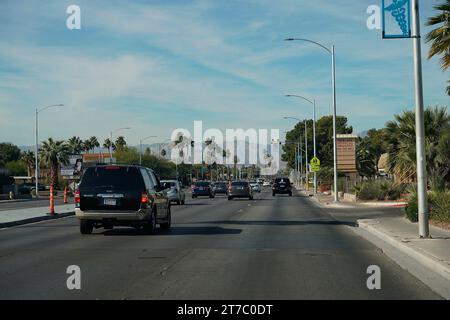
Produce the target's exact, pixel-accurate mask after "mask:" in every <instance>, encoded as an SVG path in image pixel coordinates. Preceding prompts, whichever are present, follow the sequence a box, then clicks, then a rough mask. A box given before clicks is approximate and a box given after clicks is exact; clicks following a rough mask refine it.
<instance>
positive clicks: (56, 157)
mask: <svg viewBox="0 0 450 320" xmlns="http://www.w3.org/2000/svg"><path fill="white" fill-rule="evenodd" d="M69 153H70V150H69V146H68V145H67V144H66V143H65V142H64V141H63V140H59V141H54V140H53V139H52V138H48V140H47V141H42V146H41V148H40V150H39V157H40V158H41V162H42V163H43V164H45V165H46V166H47V167H49V168H50V176H51V182H50V183H51V185H52V186H53V188H56V187H57V186H58V184H59V183H58V169H59V165H60V164H67V163H68V162H69Z"/></svg>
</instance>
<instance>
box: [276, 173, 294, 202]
mask: <svg viewBox="0 0 450 320" xmlns="http://www.w3.org/2000/svg"><path fill="white" fill-rule="evenodd" d="M277 194H288V195H289V196H290V197H292V185H291V181H290V180H289V178H276V179H275V182H274V184H273V186H272V196H274V197H275V195H277Z"/></svg>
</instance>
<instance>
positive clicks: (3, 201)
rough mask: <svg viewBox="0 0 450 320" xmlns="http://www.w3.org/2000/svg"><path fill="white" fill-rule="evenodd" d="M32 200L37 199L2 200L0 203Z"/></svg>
mask: <svg viewBox="0 0 450 320" xmlns="http://www.w3.org/2000/svg"><path fill="white" fill-rule="evenodd" d="M30 201H35V199H12V200H0V204H2V203H14V202H30Z"/></svg>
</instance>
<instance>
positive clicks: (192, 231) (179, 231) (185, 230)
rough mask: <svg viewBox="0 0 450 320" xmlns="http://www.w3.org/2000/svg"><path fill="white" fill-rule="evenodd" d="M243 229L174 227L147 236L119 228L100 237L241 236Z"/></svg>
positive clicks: (129, 229) (130, 229)
mask: <svg viewBox="0 0 450 320" xmlns="http://www.w3.org/2000/svg"><path fill="white" fill-rule="evenodd" d="M241 232H242V230H241V229H229V228H221V227H172V228H171V229H170V230H161V229H158V230H157V231H156V232H155V233H154V234H147V233H145V232H143V231H142V230H137V229H134V228H117V229H113V230H107V231H104V232H102V233H98V235H101V234H103V235H104V236H146V235H148V236H180V235H219V234H240V233H241Z"/></svg>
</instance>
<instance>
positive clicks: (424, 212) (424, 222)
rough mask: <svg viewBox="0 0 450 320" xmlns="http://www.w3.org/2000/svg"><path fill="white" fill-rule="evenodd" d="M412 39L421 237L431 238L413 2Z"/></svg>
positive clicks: (416, 10) (416, 14)
mask: <svg viewBox="0 0 450 320" xmlns="http://www.w3.org/2000/svg"><path fill="white" fill-rule="evenodd" d="M412 38H413V55H414V87H415V100H416V110H415V111H416V112H415V113H416V157H417V199H418V209H419V212H418V215H419V236H420V237H421V238H429V237H430V230H429V225H428V199H427V171H426V153H425V124H424V113H423V80H422V54H421V43H420V15H419V1H418V0H412Z"/></svg>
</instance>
